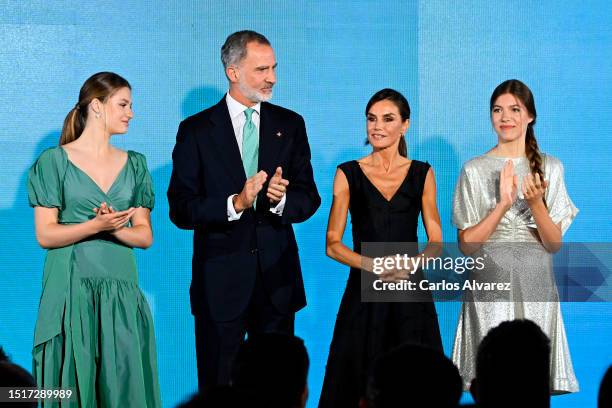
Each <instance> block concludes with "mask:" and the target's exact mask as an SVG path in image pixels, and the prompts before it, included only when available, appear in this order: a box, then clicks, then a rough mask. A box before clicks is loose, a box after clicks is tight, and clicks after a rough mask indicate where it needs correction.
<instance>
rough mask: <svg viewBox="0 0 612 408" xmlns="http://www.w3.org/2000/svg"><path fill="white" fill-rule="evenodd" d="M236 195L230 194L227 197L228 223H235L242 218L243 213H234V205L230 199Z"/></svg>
mask: <svg viewBox="0 0 612 408" xmlns="http://www.w3.org/2000/svg"><path fill="white" fill-rule="evenodd" d="M237 195H238V194H232V195H231V196H229V197H227V220H228V221H236V220H239V219H240V217H241V216H242V213H243V212H244V211H240V212H239V213H237V212H236V209H235V208H234V203H233V202H232V199H233V198H234V196H237Z"/></svg>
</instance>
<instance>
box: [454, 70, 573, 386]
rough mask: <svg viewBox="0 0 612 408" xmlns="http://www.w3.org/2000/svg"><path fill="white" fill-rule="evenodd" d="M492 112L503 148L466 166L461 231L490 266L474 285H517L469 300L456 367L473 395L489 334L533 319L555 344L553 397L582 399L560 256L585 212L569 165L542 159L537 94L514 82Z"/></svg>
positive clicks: (457, 204)
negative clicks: (573, 196) (574, 195)
mask: <svg viewBox="0 0 612 408" xmlns="http://www.w3.org/2000/svg"><path fill="white" fill-rule="evenodd" d="M490 112H491V122H492V125H493V128H494V130H495V132H496V133H497V145H496V146H495V147H494V148H492V149H491V150H489V151H488V152H487V153H485V154H483V155H481V156H478V157H476V158H474V159H472V160H470V161H468V162H467V163H465V165H464V166H463V168H462V170H461V175H460V177H459V181H458V182H457V185H456V188H455V195H454V199H453V224H454V225H455V226H456V227H457V229H458V241H459V245H460V247H461V250H462V251H463V252H464V253H465V254H472V255H473V256H474V255H476V254H477V255H478V256H482V257H484V259H485V264H486V267H485V269H483V270H482V271H481V272H478V273H476V274H474V275H473V276H472V277H471V279H473V278H476V279H481V280H486V281H489V282H491V281H497V282H509V283H510V284H511V286H510V287H511V290H510V291H509V293H508V292H507V293H502V292H497V293H492V292H490V291H489V292H485V291H480V292H477V291H468V292H466V293H465V301H464V303H463V305H462V309H461V316H460V318H459V323H458V326H457V333H456V336H455V344H454V347H453V361H454V362H455V364H456V365H457V366H458V367H459V370H460V372H461V375H462V377H463V380H464V382H465V383H466V388H469V386H470V382H471V380H472V379H473V378H474V377H475V374H476V373H475V362H476V352H477V349H478V345H479V343H480V341H481V340H482V338H483V337H484V336H485V335H486V334H487V332H488V331H489V330H490V329H491V328H493V327H495V326H497V325H498V324H499V323H501V322H502V321H505V320H514V319H529V320H532V321H534V322H536V323H537V324H538V325H539V326H540V327H541V328H542V330H543V331H544V332H545V333H546V334H547V335H548V337H549V338H550V340H551V348H552V354H551V371H550V374H551V385H550V386H551V392H552V393H555V394H556V393H567V392H576V391H578V382H577V380H576V376H575V375H574V369H573V367H572V361H571V357H570V353H569V348H568V345H567V338H566V335H565V328H564V325H563V319H562V317H561V309H560V305H559V302H558V299H559V297H558V292H557V289H556V285H555V283H554V276H553V271H552V253H554V252H556V251H558V250H559V248H560V246H561V241H562V235H563V234H564V233H565V231H566V230H567V228H568V227H569V225H570V224H571V222H572V221H573V219H574V218H575V216H576V214H577V212H578V209H577V208H576V207H575V206H574V204H573V203H572V201H571V200H570V198H569V196H568V194H567V191H566V188H565V182H564V180H563V165H562V164H561V162H560V161H559V160H557V159H556V158H554V157H552V156H550V155H545V154H543V153H541V152H540V151H539V148H538V143H537V141H536V138H535V133H534V129H533V128H534V126H535V123H536V109H535V103H534V99H533V95H532V93H531V91H530V90H529V88H528V87H527V86H526V85H525V84H523V83H522V82H521V81H518V80H514V79H513V80H508V81H505V82H503V83H502V84H500V85H499V86H498V87H497V88H495V90H494V91H493V95H491V101H490ZM500 243H502V244H500Z"/></svg>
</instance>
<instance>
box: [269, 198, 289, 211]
mask: <svg viewBox="0 0 612 408" xmlns="http://www.w3.org/2000/svg"><path fill="white" fill-rule="evenodd" d="M286 201H287V194H285V195H283V198H281V200H280V201H279V202H278V204H276V206H275V207H272V208H270V212H271V213H272V214H276V215H279V216H280V215H283V210H284V209H285V202H286Z"/></svg>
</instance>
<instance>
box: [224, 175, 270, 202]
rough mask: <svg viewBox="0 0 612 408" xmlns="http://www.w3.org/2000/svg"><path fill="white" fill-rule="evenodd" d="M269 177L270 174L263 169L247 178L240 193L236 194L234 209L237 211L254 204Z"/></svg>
mask: <svg viewBox="0 0 612 408" xmlns="http://www.w3.org/2000/svg"><path fill="white" fill-rule="evenodd" d="M267 178H268V174H267V173H266V172H265V171H263V170H261V171H260V172H259V173H257V174H255V175H254V176H253V177H250V178H248V179H247V181H246V182H245V183H244V187H243V188H242V191H241V192H240V194H238V195H236V196H234V198H233V204H234V209H235V210H236V212H241V211H244V210H246V209H247V208H251V207H252V206H253V203H254V202H255V199H256V198H257V194H259V192H260V191H261V189H262V188H263V185H264V183H265V182H266V179H267Z"/></svg>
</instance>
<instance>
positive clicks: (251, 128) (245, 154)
mask: <svg viewBox="0 0 612 408" xmlns="http://www.w3.org/2000/svg"><path fill="white" fill-rule="evenodd" d="M253 112H255V111H254V110H253V109H251V108H248V109H246V110H245V111H244V116H246V122H245V123H244V128H243V129H242V165H243V166H244V172H245V173H246V177H247V178H249V177H253V176H254V175H255V173H257V164H258V163H257V162H258V159H259V135H258V134H257V127H256V126H255V124H254V123H253V121H252V120H251V118H252V116H253Z"/></svg>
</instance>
